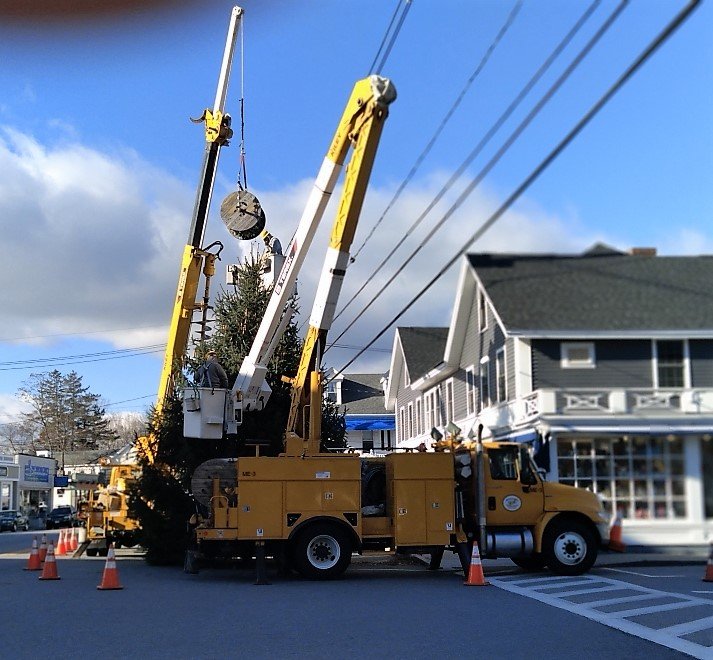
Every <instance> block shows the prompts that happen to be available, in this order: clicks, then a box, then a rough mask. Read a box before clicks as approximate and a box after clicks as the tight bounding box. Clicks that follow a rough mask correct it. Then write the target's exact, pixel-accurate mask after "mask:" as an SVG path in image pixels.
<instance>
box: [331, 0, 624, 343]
mask: <svg viewBox="0 0 713 660" xmlns="http://www.w3.org/2000/svg"><path fill="white" fill-rule="evenodd" d="M628 4H629V0H621V1H620V2H619V4H618V5H617V6H616V7H615V9H614V11H612V13H611V14H610V15H609V16H608V17H607V19H606V20H605V21H604V23H603V24H602V25H601V26H600V27H599V29H598V30H597V31H596V32H595V33H594V35H593V36H592V37H590V39H589V41H587V43H586V44H585V45H584V46H583V47H582V49H581V50H580V51H579V52H578V53H577V55H576V56H575V57H574V59H573V60H572V61H571V62H570V63H569V65H568V66H567V67H566V68H565V70H564V71H563V72H562V73H561V74H560V75H559V77H558V78H557V79H556V80H555V82H554V83H552V85H551V86H550V87H549V88H548V89H547V91H546V92H545V93H544V94H543V95H542V96H541V97H540V99H539V100H538V101H537V103H535V105H534V106H533V107H532V109H531V110H530V111H529V112H528V114H527V115H526V116H525V118H524V119H523V120H522V121H521V122H520V123H519V124H518V125H517V127H516V128H515V130H513V132H512V133H510V135H509V136H508V138H507V139H506V140H505V142H504V143H503V145H502V146H501V147H500V148H499V149H498V151H497V152H496V153H495V155H494V156H493V157H492V158H491V159H490V160H489V161H488V162H487V163H486V164H485V165H484V166H483V168H482V169H481V170H480V172H478V174H477V175H476V177H475V178H474V179H473V180H472V181H471V182H470V183H469V184H468V185H467V186H466V188H465V190H464V191H463V192H462V193H461V194H460V195H459V196H458V198H457V199H456V201H455V203H454V204H453V205H452V206H451V207H450V209H449V210H448V211H447V212H446V213H445V214H444V215H443V216H442V217H441V219H440V220H438V222H437V223H436V224H435V225H434V226H433V227H432V228H431V230H430V231H429V232H428V234H426V237H425V238H424V239H423V240H422V241H421V242H420V243H419V244H418V245H417V246H416V248H415V249H414V250H413V251H412V252H411V254H410V255H409V256H408V257H407V258H406V259H405V261H403V262H402V263H401V265H400V266H399V267H398V268H397V269H396V271H395V272H394V273H393V274H392V275H391V276H390V277H389V279H388V280H387V281H386V282H385V284H384V285H383V286H382V287H381V288H380V289H379V290H378V291H377V292H376V294H374V296H373V297H372V298H371V300H370V301H369V302H368V303H367V304H366V305H364V306H363V307H362V308H361V310H360V311H359V313H358V314H357V315H356V316H355V317H354V318H353V319H352V320H351V321H350V323H349V324H348V325H347V326H346V327H345V328H344V330H342V332H341V333H340V334H339V335H338V336H337V337H336V338H335V340H334V341H335V342H337V341H339V340H340V339H341V338H342V337H343V336H344V335H345V334H346V333H347V332H348V331H349V330H350V329H351V328H352V327H353V325H354V324H355V323H356V322H357V321H358V320H359V319H360V318H361V317H362V316H363V315H364V314H365V313H366V312H367V310H368V309H369V308H370V307H371V306H372V305H373V304H374V303H375V302H376V301H377V300H378V299H379V297H380V296H381V295H382V294H383V293H384V291H386V289H387V288H388V287H389V286H390V285H391V283H392V282H393V281H394V280H395V279H396V278H397V277H398V276H399V275H400V274H401V273H402V272H403V270H404V269H405V268H406V267H407V266H408V264H409V263H411V261H413V259H414V258H415V257H416V256H417V255H418V253H419V252H420V251H421V250H422V249H423V248H424V247H425V246H426V245H427V244H428V242H429V241H430V240H431V239H432V238H433V237H434V236H435V235H436V233H437V232H438V230H439V229H440V228H441V227H442V226H443V225H444V224H445V222H446V221H447V220H448V219H449V218H450V217H451V216H452V215H453V213H454V212H455V211H456V210H457V209H458V208H459V207H460V206H461V204H462V203H463V201H465V199H466V198H467V197H468V196H469V195H470V194H471V193H472V192H473V190H474V189H475V188H476V187H477V186H478V185H479V184H480V183H481V181H482V180H483V179H484V178H485V177H486V176H487V175H488V174H489V173H490V171H491V170H492V169H493V167H495V165H497V163H498V162H499V161H500V160H501V159H502V157H503V156H504V155H505V153H506V152H507V151H508V150H509V149H510V147H511V146H512V145H513V144H514V143H515V141H516V140H517V139H518V138H519V137H520V135H521V134H522V133H523V131H524V130H525V129H526V128H527V127H528V126H529V125H530V123H532V121H533V120H534V118H535V117H536V116H537V115H538V114H539V113H540V112H541V110H542V109H543V108H544V107H545V106H546V105H547V103H549V101H550V100H551V99H552V97H553V96H554V95H555V94H556V93H557V91H558V90H559V89H560V87H561V86H562V85H563V84H564V83H565V82H566V80H567V79H568V78H569V76H570V75H572V73H573V72H574V71H575V70H576V69H577V67H578V66H579V65H580V64H581V63H582V61H583V60H584V58H585V57H586V56H587V55H588V54H589V53H590V52H591V50H592V48H594V46H595V45H596V44H597V43H598V42H599V40H600V39H601V38H602V37H603V36H604V34H605V33H606V32H607V31H608V30H609V28H610V27H611V26H612V25H613V24H614V22H615V21H616V20H617V18H618V17H619V16H620V15H621V12H622V11H623V10H624V8H625V7H626V6H627V5H628ZM594 8H595V3H593V4H592V5H591V6H590V7H589V9H588V10H587V12H589V11H590V10H591V11H593V10H594ZM587 12H585V14H584V15H583V16H582V19H580V21H578V22H577V24H576V25H575V28H576V29H579V27H581V24H582V21H583V19H584V20H586V18H588V16H589V14H588V13H587ZM575 28H573V30H574V29H575ZM572 36H574V33H573V31H572V30H571V31H570V33H568V35H567V36H566V37H565V39H567V38H568V37H569V38H571V37H572ZM564 45H565V40H563V42H561V43H560V45H558V47H557V48H556V49H555V51H553V53H552V54H551V55H550V57H549V58H548V59H547V61H546V62H545V64H547V65H548V66H549V64H551V62H552V61H553V60H554V58H556V55H557V54H558V52H560V51H561V48H564ZM560 46H561V48H560ZM543 67H544V65H543ZM543 67H540V69H539V70H538V71H537V72H536V73H535V76H533V78H531V79H530V81H529V82H528V83H527V84H526V85H525V87H524V88H523V90H522V91H521V92H520V94H519V95H518V97H517V98H516V100H515V101H514V102H513V104H511V105H510V107H509V108H508V109H507V110H506V111H505V113H504V114H503V115H501V117H500V118H499V119H498V120H497V121H496V122H495V124H493V126H492V127H491V128H490V130H489V131H488V132H487V133H486V135H485V137H484V138H483V139H482V140H481V141H480V143H479V144H478V145H477V146H476V148H475V149H474V150H473V151H471V153H470V154H469V155H468V157H467V158H466V160H465V161H464V162H463V163H462V164H461V165H460V167H459V168H458V169H457V170H456V173H454V175H453V176H451V178H450V179H449V181H448V182H447V183H446V185H445V186H444V187H443V188H442V189H441V190H440V191H439V193H438V194H437V195H436V198H435V199H434V201H432V202H431V203H430V204H429V205H428V207H427V208H426V210H425V211H424V212H423V213H422V214H421V216H419V218H418V219H417V221H416V222H417V223H419V222H420V221H421V220H423V218H424V217H425V216H426V214H428V213H429V212H430V211H431V209H432V208H433V207H434V206H435V204H436V203H437V202H438V201H440V199H441V198H442V197H443V196H444V194H445V192H447V191H448V190H449V189H450V188H451V187H452V186H453V185H454V184H455V182H456V181H457V179H458V178H459V177H460V175H461V174H462V173H463V172H464V171H465V170H466V168H467V166H468V164H470V162H472V160H473V159H474V158H475V157H476V156H477V155H478V154H479V153H480V151H481V149H482V147H483V146H484V145H485V143H486V142H487V141H489V140H490V138H491V137H492V136H493V135H494V134H495V132H497V129H498V128H499V127H500V125H501V124H502V122H504V121H505V119H506V118H507V117H506V116H505V115H506V114H507V116H509V114H510V113H511V112H512V110H514V106H515V104H516V102H519V100H521V97H522V96H525V94H526V93H527V91H529V89H530V88H531V86H532V85H534V84H535V82H537V79H539V76H540V75H541V74H542V73H543V72H544V71H543ZM518 99H519V100H518ZM501 120H502V121H501ZM392 254H393V251H392ZM382 265H383V263H382ZM327 350H328V349H327ZM325 352H326V351H325Z"/></svg>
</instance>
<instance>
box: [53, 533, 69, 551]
mask: <svg viewBox="0 0 713 660" xmlns="http://www.w3.org/2000/svg"><path fill="white" fill-rule="evenodd" d="M66 538H67V534H66V530H65V529H60V530H59V541H57V549H56V550H55V551H54V554H55V555H56V556H57V557H61V556H62V555H66V554H67V541H66Z"/></svg>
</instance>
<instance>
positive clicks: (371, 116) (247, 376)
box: [183, 76, 396, 439]
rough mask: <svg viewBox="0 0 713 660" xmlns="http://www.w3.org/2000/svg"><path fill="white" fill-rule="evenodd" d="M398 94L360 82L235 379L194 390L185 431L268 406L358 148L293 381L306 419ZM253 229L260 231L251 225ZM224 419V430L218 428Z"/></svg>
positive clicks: (210, 427) (386, 83)
mask: <svg viewBox="0 0 713 660" xmlns="http://www.w3.org/2000/svg"><path fill="white" fill-rule="evenodd" d="M395 98H396V90H395V88H394V86H393V84H392V83H391V81H390V80H388V79H386V78H382V77H380V76H370V77H368V78H364V79H363V80H359V81H358V82H357V83H356V84H355V85H354V89H353V90H352V93H351V96H350V97H349V101H348V102H347V105H346V108H345V110H344V113H343V114H342V117H341V119H340V121H339V124H338V126H337V130H336V132H335V134H334V138H333V139H332V142H331V143H330V146H329V149H328V150H327V154H326V156H325V158H324V160H323V162H322V166H321V167H320V170H319V173H318V175H317V179H316V180H315V183H314V186H313V187H312V190H311V192H310V195H309V197H308V199H307V204H306V206H305V209H304V212H303V213H302V217H301V218H300V221H299V225H298V227H297V231H296V232H295V235H294V238H293V239H292V241H291V242H290V244H289V246H288V247H287V250H286V251H285V253H284V257H285V261H284V264H283V266H282V269H281V271H280V274H279V276H278V278H277V280H276V281H275V285H274V288H273V291H272V295H271V297H270V300H269V302H268V305H267V309H266V310H265V314H264V316H263V319H262V322H261V323H260V327H259V328H258V331H257V334H256V336H255V339H254V341H253V344H252V347H251V349H250V352H249V353H248V355H247V356H246V357H245V359H244V360H243V364H242V365H241V367H240V371H239V373H238V376H237V378H236V380H235V384H234V385H233V388H232V390H231V391H230V392H229V393H228V396H227V399H226V400H225V401H224V402H223V400H222V395H221V394H220V391H219V390H218V389H217V388H210V389H209V390H205V389H204V390H203V391H202V392H199V391H197V390H196V389H195V388H193V390H191V389H188V390H186V391H185V392H184V399H183V403H184V405H183V412H184V435H185V436H186V437H189V438H212V439H215V438H217V437H219V435H218V432H219V431H220V432H221V433H222V431H223V430H225V431H227V432H228V433H234V432H236V431H237V426H238V425H239V424H240V423H241V422H242V411H243V410H255V409H261V408H262V407H264V406H265V405H266V404H267V401H268V399H269V397H270V387H269V385H268V384H267V382H266V381H265V375H266V373H267V365H268V363H269V361H270V358H271V356H272V354H273V352H274V350H275V348H276V347H277V345H278V343H279V341H280V339H281V337H282V335H283V333H284V331H285V328H286V327H287V324H288V323H289V320H290V318H291V316H292V314H293V313H294V309H293V308H292V306H291V305H290V302H291V300H290V299H291V298H292V296H293V295H294V291H295V283H296V281H297V275H298V273H299V271H300V268H301V267H302V264H303V262H304V259H305V257H306V255H307V253H308V251H309V249H310V246H311V244H312V240H313V238H314V235H315V233H316V231H317V228H318V226H319V223H320V221H321V219H322V216H323V215H324V211H325V209H326V207H327V204H328V202H329V199H330V197H331V194H332V192H333V190H334V188H335V186H336V184H337V180H338V179H339V175H340V173H341V170H342V167H343V166H344V161H345V159H346V157H347V154H348V153H349V149H350V147H353V150H354V153H353V156H352V158H351V160H350V162H349V165H348V167H347V175H346V178H345V182H344V187H343V191H342V196H341V199H340V202H339V208H338V211H337V217H336V220H335V222H334V226H333V228H332V236H331V240H330V247H329V251H328V253H327V257H326V261H325V264H324V268H323V270H322V275H321V278H320V282H319V288H318V291H317V296H316V299H315V303H314V309H313V311H312V316H311V319H310V329H309V332H308V336H307V341H306V345H305V348H304V352H303V355H302V358H301V361H300V368H299V371H298V373H297V376H296V377H295V378H294V379H291V382H292V384H293V406H292V408H293V409H294V411H293V413H291V415H290V419H291V420H293V421H292V422H291V423H290V427H289V428H288V430H290V431H293V430H295V429H301V426H300V424H298V423H294V420H295V419H297V418H298V417H299V414H298V412H297V411H298V409H300V404H301V403H303V402H304V401H303V399H304V396H303V390H304V386H305V383H306V382H307V374H308V372H309V371H310V370H311V369H313V368H315V365H316V368H319V358H318V357H317V354H320V355H321V352H322V351H323V349H324V340H325V338H326V333H327V330H328V329H329V327H330V326H331V323H332V319H333V317H334V310H335V306H336V303H337V298H338V296H339V291H340V289H341V285H342V281H343V279H344V274H345V272H346V268H347V263H348V261H349V248H350V245H351V242H352V240H353V238H354V232H355V229H356V224H357V221H358V218H359V213H360V211H361V207H362V203H363V201H364V195H365V193H366V186H367V182H368V179H369V175H370V174H371V169H372V165H373V163H374V157H375V155H376V148H377V145H378V142H379V137H380V135H381V130H382V127H383V124H384V121H385V119H386V117H387V116H388V107H389V104H390V103H391V102H392V101H393V100H394V99H395ZM255 226H256V228H258V227H260V223H259V222H258V221H256V223H255ZM246 234H247V235H248V236H255V235H256V234H255V233H254V232H252V231H250V229H249V228H248V229H247V231H246ZM223 391H224V390H223ZM221 417H222V421H223V428H222V429H221V428H220V426H219V423H220V421H221ZM317 432H318V429H317Z"/></svg>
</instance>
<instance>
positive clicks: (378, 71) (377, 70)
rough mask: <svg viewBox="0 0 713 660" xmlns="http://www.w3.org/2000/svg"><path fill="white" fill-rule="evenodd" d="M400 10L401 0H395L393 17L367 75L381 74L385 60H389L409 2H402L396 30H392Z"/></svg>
mask: <svg viewBox="0 0 713 660" xmlns="http://www.w3.org/2000/svg"><path fill="white" fill-rule="evenodd" d="M400 9H401V0H397V3H396V9H395V10H394V13H393V16H392V17H391V22H390V23H389V27H387V28H386V32H384V37H383V39H382V40H381V45H380V46H379V49H378V50H377V51H376V55H375V56H374V61H373V62H372V63H371V66H370V67H369V75H371V74H372V73H374V74H376V75H379V74H381V71H382V69H383V68H384V65H385V64H386V60H387V59H389V55H390V54H391V49H392V48H393V47H394V44H395V43H396V38H397V37H398V36H399V32H401V28H402V27H403V24H404V21H405V20H406V15H407V14H408V12H409V9H411V0H404V4H403V9H401V16H400V17H399V20H398V24H397V25H396V28H394V23H395V21H396V17H397V16H398V14H399V10H400ZM392 29H393V33H392V34H391V39H390V40H389V44H388V46H387V47H386V49H385V50H384V46H385V45H386V40H387V39H388V38H389V33H391V32H392ZM382 51H384V55H383V56H382V58H381V62H379V65H378V66H376V62H377V60H378V59H379V55H381V52H382Z"/></svg>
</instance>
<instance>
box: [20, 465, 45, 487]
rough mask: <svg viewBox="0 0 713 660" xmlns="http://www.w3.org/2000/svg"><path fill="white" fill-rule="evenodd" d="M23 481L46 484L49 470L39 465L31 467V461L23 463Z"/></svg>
mask: <svg viewBox="0 0 713 660" xmlns="http://www.w3.org/2000/svg"><path fill="white" fill-rule="evenodd" d="M23 479H24V481H27V482H30V483H38V484H47V485H49V483H50V469H49V468H48V467H43V466H41V465H33V464H32V461H27V463H25V475H24V477H23Z"/></svg>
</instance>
